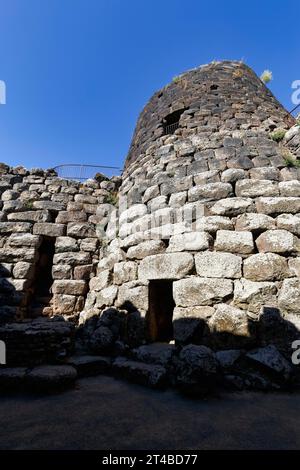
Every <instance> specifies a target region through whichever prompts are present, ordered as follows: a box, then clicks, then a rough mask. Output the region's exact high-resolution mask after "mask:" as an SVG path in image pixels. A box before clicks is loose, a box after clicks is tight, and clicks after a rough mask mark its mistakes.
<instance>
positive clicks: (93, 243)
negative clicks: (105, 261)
mask: <svg viewBox="0 0 300 470" xmlns="http://www.w3.org/2000/svg"><path fill="white" fill-rule="evenodd" d="M98 244H99V242H98V240H97V239H96V238H84V239H83V240H81V241H80V250H83V251H89V252H91V253H95V252H96V250H97V248H98Z"/></svg>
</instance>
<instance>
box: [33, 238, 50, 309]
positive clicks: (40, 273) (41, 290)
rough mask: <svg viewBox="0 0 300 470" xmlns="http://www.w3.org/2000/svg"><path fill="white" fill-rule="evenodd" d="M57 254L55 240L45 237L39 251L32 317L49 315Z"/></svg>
mask: <svg viewBox="0 0 300 470" xmlns="http://www.w3.org/2000/svg"><path fill="white" fill-rule="evenodd" d="M54 253H55V239H54V238H51V237H43V241H42V243H41V245H40V248H39V251H38V258H37V262H36V267H35V273H34V283H33V286H32V297H31V304H30V312H29V313H30V316H33V317H37V316H40V315H43V314H44V315H45V314H47V310H46V309H47V308H49V306H50V304H51V300H52V293H51V287H52V284H53V277H52V266H53V257H54Z"/></svg>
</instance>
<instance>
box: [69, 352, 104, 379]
mask: <svg viewBox="0 0 300 470" xmlns="http://www.w3.org/2000/svg"><path fill="white" fill-rule="evenodd" d="M111 362H112V360H111V358H110V357H107V356H89V355H83V356H72V357H70V358H69V359H68V364H69V365H70V366H72V367H75V369H76V371H77V375H78V377H90V376H93V375H99V374H105V373H108V372H109V370H110V368H111Z"/></svg>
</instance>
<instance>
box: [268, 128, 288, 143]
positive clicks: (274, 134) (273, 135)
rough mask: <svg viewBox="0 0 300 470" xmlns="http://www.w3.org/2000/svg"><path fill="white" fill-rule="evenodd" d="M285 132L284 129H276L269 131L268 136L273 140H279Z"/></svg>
mask: <svg viewBox="0 0 300 470" xmlns="http://www.w3.org/2000/svg"><path fill="white" fill-rule="evenodd" d="M285 134H286V130H285V129H277V130H276V131H274V132H271V134H270V137H271V139H272V140H274V141H275V142H281V141H282V140H283V138H284V136H285Z"/></svg>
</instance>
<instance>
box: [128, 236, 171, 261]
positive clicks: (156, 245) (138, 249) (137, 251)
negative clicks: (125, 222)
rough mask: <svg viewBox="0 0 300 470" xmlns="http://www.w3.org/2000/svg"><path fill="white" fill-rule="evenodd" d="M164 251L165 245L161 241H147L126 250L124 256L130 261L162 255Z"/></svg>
mask: <svg viewBox="0 0 300 470" xmlns="http://www.w3.org/2000/svg"><path fill="white" fill-rule="evenodd" d="M165 249H166V245H165V244H164V242H163V241H162V240H147V241H145V242H142V243H139V244H138V245H136V246H131V247H130V248H128V251H127V254H126V256H127V258H130V259H144V258H146V256H150V255H156V254H158V253H162V252H164V251H165Z"/></svg>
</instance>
